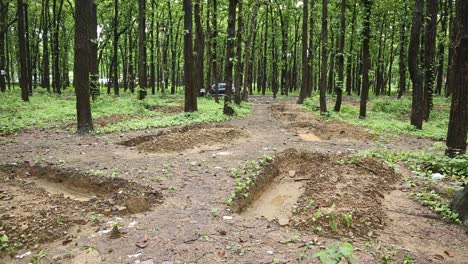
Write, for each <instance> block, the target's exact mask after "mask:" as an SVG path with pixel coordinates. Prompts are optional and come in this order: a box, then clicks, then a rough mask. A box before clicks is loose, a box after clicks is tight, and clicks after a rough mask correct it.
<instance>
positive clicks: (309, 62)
mask: <svg viewBox="0 0 468 264" xmlns="http://www.w3.org/2000/svg"><path fill="white" fill-rule="evenodd" d="M314 5H315V0H313V1H311V3H310V5H309V6H310V8H309V14H310V15H309V47H308V53H309V54H308V58H307V74H308V76H307V96H306V97H311V96H312V87H313V86H314V84H313V79H314V77H313V72H314V71H313V64H314V28H315V20H314V17H315V16H314V15H313V14H314Z"/></svg>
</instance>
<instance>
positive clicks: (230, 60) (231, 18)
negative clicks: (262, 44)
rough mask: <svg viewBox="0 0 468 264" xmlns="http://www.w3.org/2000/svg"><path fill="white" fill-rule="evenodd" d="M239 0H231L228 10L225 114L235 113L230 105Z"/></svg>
mask: <svg viewBox="0 0 468 264" xmlns="http://www.w3.org/2000/svg"><path fill="white" fill-rule="evenodd" d="M237 3H238V0H229V10H228V27H227V43H226V66H225V69H226V70H225V75H226V92H225V95H224V109H223V113H224V114H225V115H232V114H234V112H233V109H232V107H231V106H230V104H231V100H232V98H231V97H232V87H233V80H232V70H233V68H234V45H235V39H236V7H237Z"/></svg>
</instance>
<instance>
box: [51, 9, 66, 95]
mask: <svg viewBox="0 0 468 264" xmlns="http://www.w3.org/2000/svg"><path fill="white" fill-rule="evenodd" d="M57 1H60V2H59V5H58V6H57ZM63 2H64V0H54V1H53V7H52V9H53V22H54V29H53V38H52V57H53V62H52V64H53V71H52V72H53V73H52V76H53V78H54V82H53V84H54V91H55V92H56V93H58V94H61V93H62V78H61V73H60V39H59V36H60V35H59V31H60V19H61V17H62V9H63ZM57 8H58V9H57Z"/></svg>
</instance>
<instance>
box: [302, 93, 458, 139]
mask: <svg viewBox="0 0 468 264" xmlns="http://www.w3.org/2000/svg"><path fill="white" fill-rule="evenodd" d="M355 100H356V101H357V102H358V101H359V99H355ZM304 107H305V108H306V109H307V110H309V111H317V110H318V109H319V105H318V98H317V96H314V97H313V98H309V99H307V100H306V101H305V103H304ZM367 108H368V112H367V118H366V119H359V105H357V104H355V105H350V104H347V103H346V102H345V103H344V104H343V106H342V110H341V112H339V113H336V112H332V111H331V112H330V113H329V116H328V118H329V119H338V120H341V121H343V122H347V123H350V124H353V125H358V126H364V127H367V128H370V130H371V133H373V134H377V135H382V134H385V133H388V132H392V133H394V132H396V133H398V134H407V135H413V136H417V137H424V138H430V139H434V140H445V138H446V136H447V128H448V122H449V115H450V100H449V99H446V98H442V97H435V98H434V109H433V111H432V112H431V116H430V119H429V121H428V122H425V123H424V126H423V130H418V129H416V128H415V127H413V126H411V125H410V114H411V98H410V97H404V98H402V99H398V100H397V99H393V98H387V97H378V98H377V97H375V98H372V100H371V101H369V103H368V107H367Z"/></svg>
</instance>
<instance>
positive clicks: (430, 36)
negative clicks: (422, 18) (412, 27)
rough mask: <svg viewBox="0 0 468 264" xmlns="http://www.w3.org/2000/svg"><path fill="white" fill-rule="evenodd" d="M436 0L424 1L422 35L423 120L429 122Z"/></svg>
mask: <svg viewBox="0 0 468 264" xmlns="http://www.w3.org/2000/svg"><path fill="white" fill-rule="evenodd" d="M437 12H438V0H426V18H427V19H426V20H427V22H426V26H425V27H424V28H425V33H424V41H425V43H424V102H425V104H424V120H426V121H427V120H429V115H430V113H431V111H432V107H433V105H434V102H433V95H434V85H435V77H436V76H435V74H436V65H435V55H436V35H437Z"/></svg>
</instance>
